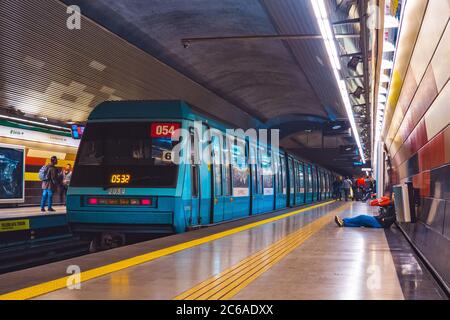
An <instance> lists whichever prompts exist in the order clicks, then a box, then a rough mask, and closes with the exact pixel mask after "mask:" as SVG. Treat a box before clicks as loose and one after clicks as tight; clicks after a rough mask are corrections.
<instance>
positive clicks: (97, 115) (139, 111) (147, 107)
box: [88, 100, 192, 120]
mask: <svg viewBox="0 0 450 320" xmlns="http://www.w3.org/2000/svg"><path fill="white" fill-rule="evenodd" d="M190 114H192V106H190V105H189V104H188V103H186V102H185V101H182V100H138V101H105V102H102V103H100V104H99V105H98V106H97V107H95V108H94V110H92V112H91V114H90V115H89V118H88V120H106V119H152V118H189V115H190Z"/></svg>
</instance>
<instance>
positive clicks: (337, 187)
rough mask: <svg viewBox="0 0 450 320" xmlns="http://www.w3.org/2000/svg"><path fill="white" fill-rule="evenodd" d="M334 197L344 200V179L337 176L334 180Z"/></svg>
mask: <svg viewBox="0 0 450 320" xmlns="http://www.w3.org/2000/svg"><path fill="white" fill-rule="evenodd" d="M332 186H333V199H334V200H339V201H342V192H341V189H342V180H341V178H340V177H339V178H336V180H334V181H333V185H332Z"/></svg>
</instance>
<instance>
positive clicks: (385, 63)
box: [381, 59, 394, 70]
mask: <svg viewBox="0 0 450 320" xmlns="http://www.w3.org/2000/svg"><path fill="white" fill-rule="evenodd" d="M392 68H394V61H391V60H387V59H383V60H382V61H381V70H390V69H392Z"/></svg>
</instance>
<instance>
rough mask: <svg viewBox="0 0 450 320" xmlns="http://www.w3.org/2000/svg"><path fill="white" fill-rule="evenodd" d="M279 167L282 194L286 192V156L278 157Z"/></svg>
mask: <svg viewBox="0 0 450 320" xmlns="http://www.w3.org/2000/svg"><path fill="white" fill-rule="evenodd" d="M280 164H281V165H280V167H281V186H282V188H281V192H282V193H283V194H286V192H287V178H286V177H287V174H286V158H285V157H283V156H281V157H280Z"/></svg>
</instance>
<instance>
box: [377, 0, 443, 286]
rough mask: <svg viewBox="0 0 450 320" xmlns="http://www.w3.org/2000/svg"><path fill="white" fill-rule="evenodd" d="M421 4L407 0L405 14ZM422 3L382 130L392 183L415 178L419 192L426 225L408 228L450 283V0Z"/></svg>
mask: <svg viewBox="0 0 450 320" xmlns="http://www.w3.org/2000/svg"><path fill="white" fill-rule="evenodd" d="M416 4H417V0H410V1H408V2H407V3H406V6H407V7H406V8H405V14H406V11H407V10H408V6H413V5H416ZM421 5H422V6H423V7H424V8H423V9H424V10H422V11H421V12H420V11H418V12H417V14H416V15H415V16H414V21H415V23H416V24H417V25H415V26H411V25H410V26H409V27H410V28H411V29H412V30H415V31H413V32H411V30H406V29H405V30H403V29H401V30H400V38H399V46H398V48H399V50H400V49H401V46H402V41H403V43H404V44H408V45H410V44H411V43H414V45H413V46H410V48H411V49H412V50H410V54H403V55H402V59H403V60H402V61H401V62H402V66H401V67H402V70H396V68H397V60H398V58H399V57H398V56H397V59H396V61H395V66H394V74H397V76H398V75H399V74H400V75H401V76H400V78H399V77H397V79H396V80H397V83H396V84H395V89H396V91H397V92H396V94H397V96H396V97H395V98H393V97H392V96H391V95H390V97H389V100H388V106H387V108H390V111H391V113H392V114H391V117H390V118H387V120H390V121H387V123H388V125H387V126H386V127H385V128H384V133H383V135H384V141H385V143H386V147H387V150H388V151H389V156H390V157H391V161H392V166H393V171H394V174H393V181H391V183H393V184H396V183H402V182H405V181H412V182H413V185H414V188H417V189H418V191H419V192H420V199H421V204H420V207H419V209H418V219H419V222H418V223H419V224H420V225H421V226H423V227H414V226H410V227H408V228H407V229H408V232H410V233H411V236H412V237H413V239H415V240H416V241H417V244H418V245H419V247H420V248H421V249H422V250H423V251H424V254H425V255H427V256H428V258H429V260H430V261H431V262H432V263H434V264H435V265H436V267H439V269H440V271H441V272H442V274H445V275H446V277H447V278H446V281H447V282H448V283H450V272H449V270H450V263H442V261H441V260H442V257H445V256H446V257H447V258H448V256H449V255H450V126H449V124H450V83H449V78H450V26H449V17H450V0H429V1H425V0H424V1H421ZM418 15H419V16H418ZM404 19H408V16H407V15H405V16H404ZM417 26H419V27H417ZM402 28H403V25H402ZM403 31H405V33H404V34H406V35H407V37H408V38H407V39H406V38H405V37H406V36H405V35H404V34H402V32H403ZM402 37H403V38H402ZM405 46H407V45H405ZM405 59H408V60H407V61H409V63H408V64H405ZM393 110H395V111H393ZM437 248H439V250H438V251H437V250H436V249H437ZM440 261H441V262H440ZM447 261H450V260H447Z"/></svg>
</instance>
